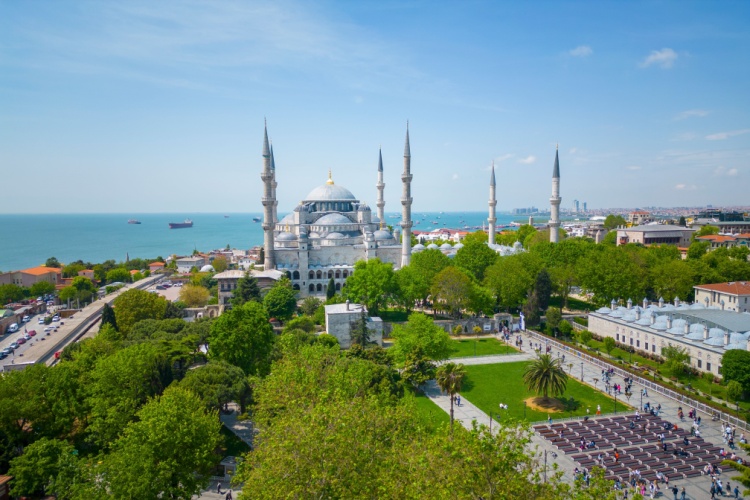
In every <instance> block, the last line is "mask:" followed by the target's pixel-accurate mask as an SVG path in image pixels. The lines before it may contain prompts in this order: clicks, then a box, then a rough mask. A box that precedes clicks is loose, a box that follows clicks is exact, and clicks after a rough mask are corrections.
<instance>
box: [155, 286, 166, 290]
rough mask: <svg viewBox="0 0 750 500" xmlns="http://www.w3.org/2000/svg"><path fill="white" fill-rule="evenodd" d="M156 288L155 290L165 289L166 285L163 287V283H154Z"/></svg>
mask: <svg viewBox="0 0 750 500" xmlns="http://www.w3.org/2000/svg"><path fill="white" fill-rule="evenodd" d="M156 289H157V290H166V289H167V287H165V286H164V285H156Z"/></svg>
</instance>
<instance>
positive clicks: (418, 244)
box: [412, 243, 424, 250]
mask: <svg viewBox="0 0 750 500" xmlns="http://www.w3.org/2000/svg"><path fill="white" fill-rule="evenodd" d="M412 250H424V245H423V244H421V243H417V244H416V245H414V246H413V247H412Z"/></svg>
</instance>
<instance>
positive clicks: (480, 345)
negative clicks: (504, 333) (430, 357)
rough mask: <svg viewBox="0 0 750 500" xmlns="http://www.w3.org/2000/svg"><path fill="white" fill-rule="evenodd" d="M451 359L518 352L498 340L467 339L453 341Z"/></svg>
mask: <svg viewBox="0 0 750 500" xmlns="http://www.w3.org/2000/svg"><path fill="white" fill-rule="evenodd" d="M452 345H453V353H451V355H450V357H451V358H465V357H468V356H485V355H488V354H515V353H517V352H518V351H517V350H516V349H514V348H513V347H511V346H509V345H508V344H506V343H504V342H500V341H499V340H497V339H494V338H489V339H476V340H474V339H467V340H453V341H452Z"/></svg>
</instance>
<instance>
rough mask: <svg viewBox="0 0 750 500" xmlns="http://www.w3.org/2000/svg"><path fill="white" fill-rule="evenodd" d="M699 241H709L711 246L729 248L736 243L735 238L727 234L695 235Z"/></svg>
mask: <svg viewBox="0 0 750 500" xmlns="http://www.w3.org/2000/svg"><path fill="white" fill-rule="evenodd" d="M695 239H696V240H699V241H707V242H709V243H711V248H712V249H713V248H731V247H733V246H735V245H736V244H737V238H736V237H735V236H730V235H728V234H707V235H706V236H697V237H696V238H695Z"/></svg>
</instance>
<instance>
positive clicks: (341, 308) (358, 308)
mask: <svg viewBox="0 0 750 500" xmlns="http://www.w3.org/2000/svg"><path fill="white" fill-rule="evenodd" d="M325 308H326V314H347V313H348V314H351V313H354V312H362V310H363V309H364V311H365V313H367V308H366V307H364V306H363V305H362V304H329V305H327V306H325Z"/></svg>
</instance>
